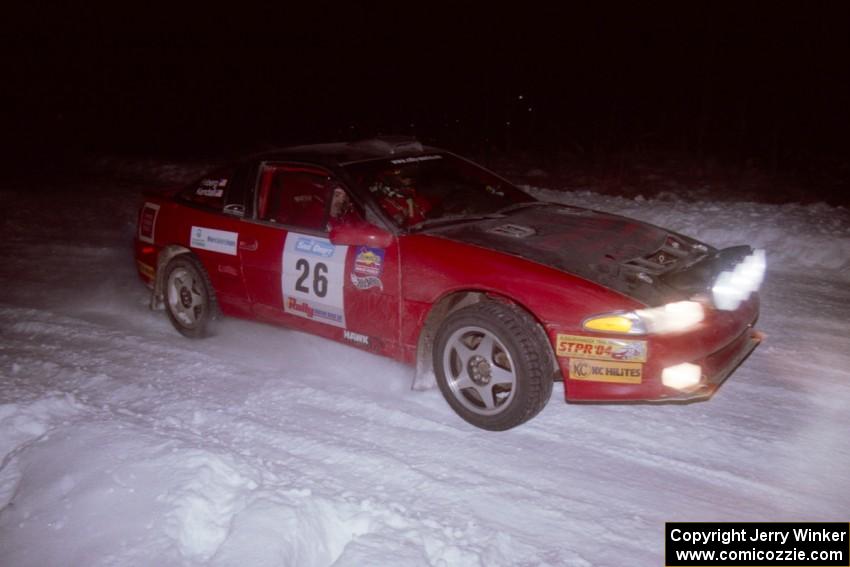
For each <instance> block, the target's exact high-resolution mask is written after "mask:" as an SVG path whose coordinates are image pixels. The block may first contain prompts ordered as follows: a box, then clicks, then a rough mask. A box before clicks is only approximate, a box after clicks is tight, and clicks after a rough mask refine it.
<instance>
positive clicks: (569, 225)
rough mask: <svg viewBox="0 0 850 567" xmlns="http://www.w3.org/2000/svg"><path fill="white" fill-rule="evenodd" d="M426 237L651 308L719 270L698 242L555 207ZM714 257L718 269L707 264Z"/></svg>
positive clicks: (701, 284) (697, 288)
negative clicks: (506, 257) (540, 268)
mask: <svg viewBox="0 0 850 567" xmlns="http://www.w3.org/2000/svg"><path fill="white" fill-rule="evenodd" d="M427 232H429V233H430V234H432V235H433V236H437V237H441V238H447V239H449V240H454V241H458V242H463V243H467V244H472V245H475V246H480V247H482V248H487V249H490V250H495V251H498V252H502V253H505V254H510V255H513V256H518V257H520V258H524V259H526V260H530V261H532V262H536V263H539V264H543V265H545V266H549V267H552V268H555V269H557V270H560V271H563V272H566V273H569V274H573V275H576V276H579V277H581V278H584V279H587V280H590V281H593V282H595V283H598V284H600V285H603V286H605V287H608V288H610V289H613V290H615V291H618V292H620V293H622V294H624V295H626V296H628V297H630V298H632V299H635V300H637V301H640V302H642V303H644V304H646V305H650V306H654V305H661V304H663V303H667V302H670V301H677V300H680V299H685V298H688V297H691V296H693V295H695V294H696V293H700V292H703V291H705V290H706V289H707V287H709V284H710V281H711V280H712V279H713V276H714V275H715V273H716V271H717V269H718V267H719V263H718V262H716V261H714V260H712V259H715V256H716V251H715V250H714V249H712V248H710V247H709V246H706V245H705V244H702V243H700V242H697V241H695V240H693V239H691V238H688V237H685V236H682V235H679V234H676V233H674V232H670V231H667V230H664V229H662V228H659V227H656V226H653V225H650V224H647V223H643V222H640V221H636V220H632V219H628V218H625V217H621V216H617V215H612V214H608V213H603V212H599V211H592V210H588V209H581V208H578V207H569V206H564V205H556V204H550V203H546V204H543V205H537V206H529V207H525V208H522V209H519V210H516V211H514V212H512V213H508V214H506V215H505V216H503V217H499V218H487V219H482V220H475V221H470V222H465V223H460V224H455V225H451V226H444V227H441V228H433V229H429V230H428V231H427ZM707 260H711V262H710V263H711V266H708V267H706V265H705V262H706V261H707ZM715 264H717V265H715ZM698 266H701V267H702V269H696V268H697V267H698Z"/></svg>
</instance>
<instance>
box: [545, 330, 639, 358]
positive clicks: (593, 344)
mask: <svg viewBox="0 0 850 567" xmlns="http://www.w3.org/2000/svg"><path fill="white" fill-rule="evenodd" d="M555 354H557V355H558V356H569V357H573V356H576V357H581V358H592V359H594V360H613V361H616V362H646V341H631V340H626V339H602V338H598V337H582V336H579V335H562V334H560V333H559V334H558V337H557V349H556V352H555Z"/></svg>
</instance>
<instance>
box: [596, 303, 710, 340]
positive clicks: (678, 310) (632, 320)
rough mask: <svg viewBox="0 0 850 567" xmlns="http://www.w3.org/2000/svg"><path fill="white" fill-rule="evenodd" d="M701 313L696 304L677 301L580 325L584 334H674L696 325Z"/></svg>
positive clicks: (700, 319) (605, 315)
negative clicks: (597, 332) (594, 332)
mask: <svg viewBox="0 0 850 567" xmlns="http://www.w3.org/2000/svg"><path fill="white" fill-rule="evenodd" d="M704 317H705V313H704V312H703V309H702V304H701V303H698V302H696V301H677V302H675V303H668V304H667V305H662V306H661V307H651V308H649V309H638V310H637V311H629V312H627V313H606V314H604V315H597V316H594V317H590V318H588V319H585V321H584V323H582V326H583V327H584V328H585V329H586V330H588V331H601V332H603V333H621V334H624V335H645V334H647V333H658V334H663V333H676V332H679V331H685V330H687V329H690V328H691V327H693V326H695V325H697V324H699V323H700V322H701V321H702V320H703V318H704Z"/></svg>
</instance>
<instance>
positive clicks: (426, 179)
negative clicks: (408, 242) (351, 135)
mask: <svg viewBox="0 0 850 567" xmlns="http://www.w3.org/2000/svg"><path fill="white" fill-rule="evenodd" d="M346 170H347V171H348V173H349V174H350V175H351V176H352V177H353V179H354V181H355V182H356V183H357V184H358V185H359V186H360V187H361V188H363V190H364V192H365V193H367V194H368V195H369V196H370V198H372V199H374V200H375V202H376V203H377V204H378V206H379V207H380V208H381V209H382V210H383V211H384V212H385V213H386V214H387V216H388V217H390V218H391V219H392V220H393V222H394V223H395V224H396V225H397V226H399V227H402V228H409V229H414V230H415V229H419V228H424V227H426V226H434V225H437V224H443V223H444V222H445V223H449V222H455V221H457V222H461V221H465V220H470V219H476V218H481V217H487V216H488V215H494V214H498V213H499V212H501V211H502V210H503V209H506V208H508V207H513V206H518V205H520V204H523V203H536V202H537V201H535V200H534V199H533V198H532V197H531V196H529V195H527V194H526V193H523V192H522V191H520V190H519V189H517V188H516V187H514V186H513V185H511V184H510V183H508V182H507V181H505V180H504V179H501V178H500V177H498V176H496V175H494V174H493V173H490V172H489V171H487V170H485V169H482V168H480V167H478V166H476V165H474V164H472V163H471V162H468V161H466V160H463V159H460V158H458V157H455V156H453V155H450V154H441V153H435V154H431V155H423V156H414V157H406V158H396V159H392V158H391V159H385V160H374V161H368V162H360V163H355V164H350V165H348V166H346Z"/></svg>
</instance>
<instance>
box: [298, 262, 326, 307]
mask: <svg viewBox="0 0 850 567" xmlns="http://www.w3.org/2000/svg"><path fill="white" fill-rule="evenodd" d="M295 269H296V270H298V272H299V273H300V274H301V275H300V276H298V279H297V280H296V281H295V289H297V290H298V291H300V292H301V293H310V288H309V287H307V286H306V285H305V284H304V282H305V281H306V280H309V279H310V262H309V261H308V260H307V259H306V258H299V259H298V261H297V262H296V263H295ZM327 273H328V266H327V265H326V264H323V263H322V262H316V265H315V266H314V267H313V283H312V287H313V293H314V294H316V297H325V296H326V295H327V294H328V278H327Z"/></svg>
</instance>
